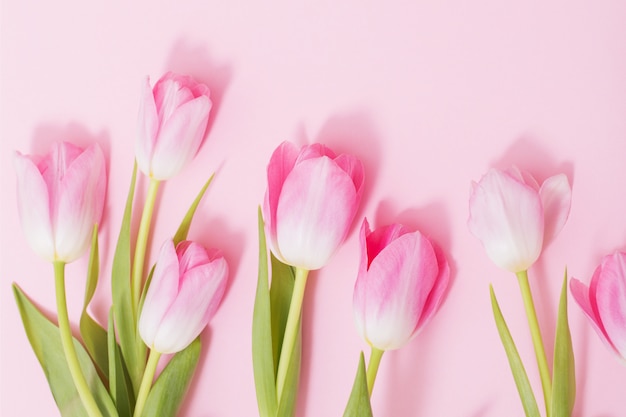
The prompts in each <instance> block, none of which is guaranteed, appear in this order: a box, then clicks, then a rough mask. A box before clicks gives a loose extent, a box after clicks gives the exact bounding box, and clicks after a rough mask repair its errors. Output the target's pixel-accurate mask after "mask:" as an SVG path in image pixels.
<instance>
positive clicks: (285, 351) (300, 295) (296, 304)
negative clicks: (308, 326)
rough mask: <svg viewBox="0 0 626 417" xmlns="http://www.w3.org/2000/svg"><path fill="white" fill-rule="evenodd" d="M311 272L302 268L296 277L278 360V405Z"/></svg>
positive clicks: (297, 271) (296, 335)
mask: <svg viewBox="0 0 626 417" xmlns="http://www.w3.org/2000/svg"><path fill="white" fill-rule="evenodd" d="M308 275H309V271H308V270H306V269H302V268H296V276H295V281H294V285H293V293H292V295H291V303H290V304H289V313H288V314H287V324H286V325H285V335H284V337H283V344H282V347H281V349H280V356H279V359H278V371H277V373H276V395H277V399H278V403H279V404H280V399H281V397H282V394H283V390H284V389H285V379H286V378H287V371H288V369H289V362H290V361H291V355H292V354H293V349H294V347H295V345H296V339H297V337H298V330H299V328H300V315H301V312H302V301H303V300H304V290H305V289H306V280H307V277H308Z"/></svg>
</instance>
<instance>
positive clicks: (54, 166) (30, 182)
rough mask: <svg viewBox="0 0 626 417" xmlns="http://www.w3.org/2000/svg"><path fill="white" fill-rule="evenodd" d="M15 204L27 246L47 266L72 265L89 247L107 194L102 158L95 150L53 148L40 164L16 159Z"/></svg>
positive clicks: (68, 146) (26, 158)
mask: <svg viewBox="0 0 626 417" xmlns="http://www.w3.org/2000/svg"><path fill="white" fill-rule="evenodd" d="M14 164H15V170H16V173H17V204H18V211H19V214H20V220H21V223H22V228H23V230H24V234H25V236H26V240H27V241H28V243H29V244H30V246H31V247H32V249H33V250H34V251H35V252H36V253H37V254H38V255H39V256H41V257H43V258H44V259H46V260H48V261H51V262H65V263H67V262H72V261H74V260H76V259H77V258H79V257H80V256H81V255H82V254H83V253H84V252H85V250H86V249H87V247H88V246H89V243H90V241H91V234H92V231H93V227H94V225H95V224H96V223H98V222H99V221H100V218H101V217H102V209H103V207H104V199H105V194H106V170H105V162H104V156H103V154H102V151H101V150H100V147H99V146H98V145H96V144H93V145H91V146H89V147H88V148H86V149H84V150H83V149H81V148H79V147H77V146H74V145H72V144H70V143H67V142H63V143H56V144H54V145H53V148H52V150H51V151H50V152H49V153H48V154H47V155H45V156H44V157H43V158H42V159H41V160H39V161H38V159H37V158H34V157H30V156H27V155H22V154H20V153H16V156H15V159H14Z"/></svg>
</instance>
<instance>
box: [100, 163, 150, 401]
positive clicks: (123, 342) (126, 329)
mask: <svg viewBox="0 0 626 417" xmlns="http://www.w3.org/2000/svg"><path fill="white" fill-rule="evenodd" d="M136 178H137V164H135V166H134V168H133V175H132V178H131V182H130V189H129V191H128V197H127V198H126V207H125V209H124V217H123V218H122V226H121V228H120V234H119V237H118V240H117V246H116V247H115V255H114V257H113V266H112V273H111V275H112V276H111V292H112V297H113V315H114V318H115V324H116V326H117V329H116V330H117V335H118V338H119V342H120V348H121V350H122V357H123V360H124V364H125V365H126V369H127V370H128V374H129V375H130V379H131V381H132V386H133V390H134V393H135V394H136V393H137V391H138V390H139V385H140V384H141V378H142V376H143V371H144V368H145V364H146V352H147V350H146V346H145V344H144V343H143V340H141V338H140V337H139V335H138V333H137V313H136V312H135V311H133V304H132V300H131V293H130V291H131V288H130V286H131V281H130V280H131V246H130V221H131V215H132V211H133V196H134V194H135V181H136ZM109 379H110V377H109Z"/></svg>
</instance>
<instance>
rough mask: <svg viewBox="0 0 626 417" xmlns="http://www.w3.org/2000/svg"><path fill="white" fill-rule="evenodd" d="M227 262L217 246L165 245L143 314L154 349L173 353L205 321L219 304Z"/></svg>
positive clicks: (143, 326)
mask: <svg viewBox="0 0 626 417" xmlns="http://www.w3.org/2000/svg"><path fill="white" fill-rule="evenodd" d="M227 278H228V264H227V263H226V260H225V259H224V257H223V256H222V255H221V253H220V252H219V251H218V250H216V249H212V250H206V249H205V248H204V247H202V245H199V244H197V243H194V242H190V241H184V242H181V243H179V244H178V246H176V248H174V243H173V242H172V241H171V240H168V241H166V242H165V243H164V244H163V246H162V247H161V251H160V253H159V257H158V260H157V264H156V266H155V269H154V273H153V276H152V281H151V283H150V286H149V287H148V292H147V294H146V298H145V301H144V304H143V308H142V310H141V316H140V318H139V333H140V335H141V338H142V339H143V341H144V342H145V343H146V345H148V347H150V348H151V349H154V350H156V351H157V352H160V353H174V352H178V351H181V350H183V349H184V348H186V347H187V346H188V345H189V344H190V343H191V342H192V341H193V340H194V339H195V338H196V337H197V336H198V335H199V334H200V333H201V332H202V330H203V329H204V328H205V327H206V325H207V324H208V322H209V320H210V319H211V317H213V315H214V314H215V311H216V310H217V307H218V306H219V304H220V301H221V299H222V296H223V295H224V290H225V288H226V281H227Z"/></svg>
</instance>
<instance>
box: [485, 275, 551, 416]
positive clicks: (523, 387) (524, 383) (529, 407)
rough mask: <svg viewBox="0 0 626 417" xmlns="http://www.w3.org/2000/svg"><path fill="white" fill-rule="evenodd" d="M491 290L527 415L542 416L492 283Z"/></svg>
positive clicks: (502, 336)
mask: <svg viewBox="0 0 626 417" xmlns="http://www.w3.org/2000/svg"><path fill="white" fill-rule="evenodd" d="M489 292H490V294H491V307H492V309H493V317H494V319H495V320H496V326H497V327H498V333H499V334H500V340H502V345H503V346H504V350H505V352H506V356H507V358H508V360H509V366H510V367H511V372H512V373H513V379H515V385H516V386H517V391H518V392H519V396H520V398H521V400H522V405H523V407H524V412H525V414H526V417H540V414H539V409H538V408H537V401H536V400H535V395H534V394H533V390H532V388H531V386H530V382H528V376H527V375H526V370H525V369H524V364H523V363H522V360H521V358H520V356H519V353H518V352H517V348H516V347H515V343H514V342H513V338H512V337H511V333H510V332H509V328H508V326H507V325H506V322H505V321H504V317H503V316H502V311H500V306H499V305H498V300H497V299H496V294H495V293H494V291H493V286H491V285H490V286H489Z"/></svg>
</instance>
